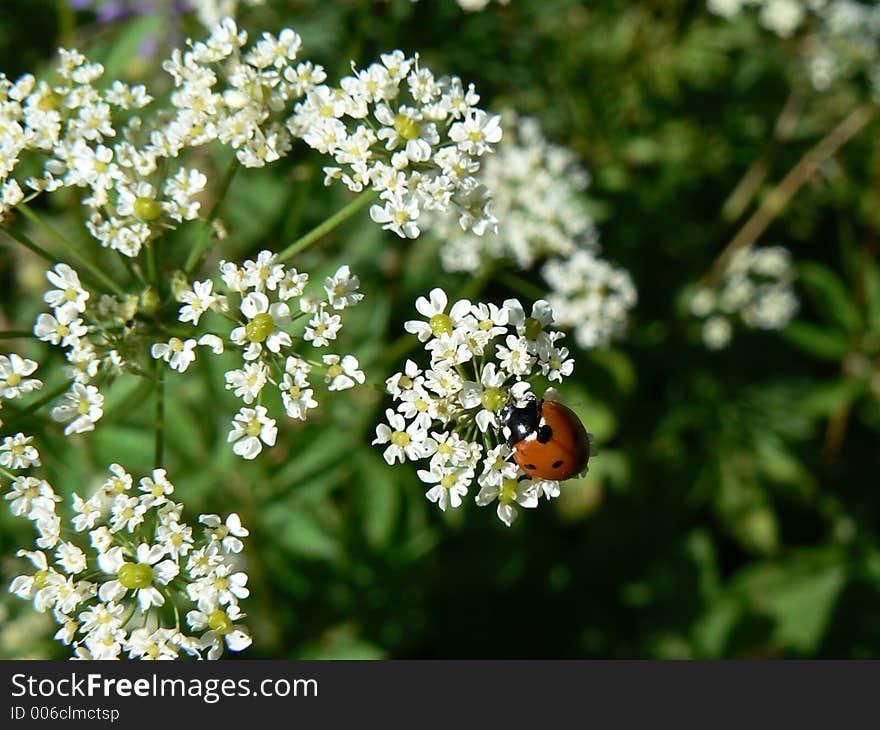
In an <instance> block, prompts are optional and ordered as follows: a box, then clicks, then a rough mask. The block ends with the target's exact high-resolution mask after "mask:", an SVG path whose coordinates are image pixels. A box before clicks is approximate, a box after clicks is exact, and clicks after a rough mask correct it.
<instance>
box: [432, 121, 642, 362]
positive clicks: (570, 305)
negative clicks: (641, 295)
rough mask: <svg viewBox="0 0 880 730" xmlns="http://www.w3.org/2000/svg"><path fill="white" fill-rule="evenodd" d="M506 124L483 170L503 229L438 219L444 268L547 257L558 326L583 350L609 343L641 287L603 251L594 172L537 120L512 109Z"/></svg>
mask: <svg viewBox="0 0 880 730" xmlns="http://www.w3.org/2000/svg"><path fill="white" fill-rule="evenodd" d="M504 126H505V129H506V130H507V134H505V137H504V140H503V141H502V142H501V144H499V145H498V149H497V151H496V153H495V154H494V155H492V156H490V157H489V158H488V159H487V160H486V162H485V163H484V164H483V166H482V168H481V170H480V173H479V175H478V178H479V180H480V182H481V183H482V184H484V185H485V186H486V187H487V188H488V189H490V190H491V191H492V210H493V212H494V213H495V214H496V215H497V216H498V219H499V221H500V223H499V226H498V230H497V232H495V233H494V234H489V233H487V234H486V235H485V236H482V237H480V238H478V237H477V236H474V235H472V234H469V233H463V232H462V231H461V230H458V229H457V226H456V225H455V224H454V221H453V220H452V219H451V218H450V217H449V216H437V219H436V221H435V222H434V230H435V232H436V234H437V237H438V238H439V239H440V240H441V241H443V245H442V247H441V249H440V258H441V261H442V264H443V268H444V269H446V270H447V271H469V272H475V271H477V270H478V269H479V268H480V267H481V266H483V265H485V264H486V263H487V262H488V261H496V260H510V261H512V262H513V263H514V264H515V265H516V266H517V267H518V268H520V269H530V268H532V267H533V266H534V265H535V264H536V263H537V262H539V261H545V260H546V262H545V264H544V266H543V268H542V274H543V276H544V279H545V280H546V281H547V284H548V285H549V287H550V293H549V294H548V296H547V299H548V301H549V302H550V304H551V306H552V308H553V314H554V316H555V318H556V324H557V325H558V326H559V327H561V328H563V329H569V328H571V329H573V330H574V332H575V341H576V342H577V343H578V345H579V346H580V347H583V348H591V347H597V346H604V345H607V344H608V343H609V342H610V341H611V340H612V339H614V338H616V337H619V336H621V335H622V334H623V332H624V331H625V329H626V324H627V315H628V312H629V310H630V309H632V307H633V306H635V303H636V290H635V287H634V286H633V283H632V279H631V278H630V276H629V274H628V273H627V272H626V271H624V270H623V269H620V268H617V267H615V266H613V265H611V264H610V263H608V262H607V261H605V260H604V259H602V258H601V257H600V256H599V250H600V246H599V234H598V231H597V230H596V227H595V225H594V223H593V219H592V216H591V215H590V213H589V211H588V209H587V206H586V204H585V197H584V191H585V190H586V188H587V186H588V185H589V182H590V176H589V173H588V172H587V170H586V169H584V167H583V165H582V164H581V163H580V162H579V160H578V158H577V155H575V153H574V152H573V151H572V150H570V149H568V148H567V147H563V146H560V145H555V144H552V143H551V142H549V141H548V140H547V139H546V138H545V137H544V135H543V134H542V133H541V128H540V126H539V125H538V122H537V121H536V120H534V119H530V118H527V117H524V118H517V117H516V116H515V115H514V114H512V113H506V114H505V120H504Z"/></svg>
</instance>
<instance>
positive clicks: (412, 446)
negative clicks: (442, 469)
mask: <svg viewBox="0 0 880 730" xmlns="http://www.w3.org/2000/svg"><path fill="white" fill-rule="evenodd" d="M385 417H386V418H387V419H388V423H389V424H390V426H388V425H386V424H384V423H380V424H379V425H378V426H377V427H376V438H375V439H374V440H373V444H374V445H375V444H389V446H388V447H387V448H386V449H385V452H384V453H383V454H382V456H383V458H384V459H385V461H386V462H388V463H389V464H393V463H394V462H395V461H397V460H399V461H401V462H404V461H406V460H407V459H410V460H411V461H416V460H418V459H421V458H424V457H425V456H427V455H428V451H429V450H431V449H432V447H433V439H431V438H429V437H428V431H427V429H425V428H423V427H422V426H420V424H419V423H418V422H416V421H414V422H413V423H411V424H409V425H407V423H406V421H405V420H404V418H403V416H401V415H400V414H399V413H395V412H394V411H393V410H391V409H390V408H389V409H388V410H386V411H385Z"/></svg>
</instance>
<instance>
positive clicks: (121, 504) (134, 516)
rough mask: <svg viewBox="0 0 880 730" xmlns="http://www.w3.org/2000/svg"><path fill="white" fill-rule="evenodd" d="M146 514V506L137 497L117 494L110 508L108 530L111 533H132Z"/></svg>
mask: <svg viewBox="0 0 880 730" xmlns="http://www.w3.org/2000/svg"><path fill="white" fill-rule="evenodd" d="M146 513H147V505H146V504H144V503H143V502H141V501H140V500H139V499H138V498H137V497H129V496H127V495H126V494H117V495H116V497H115V498H114V499H113V504H112V505H111V507H110V529H111V530H112V531H113V532H119V531H120V530H122V529H125V530H128V531H129V532H134V531H135V528H137V526H138V525H140V524H141V523H142V522H143V521H144V515H145V514H146Z"/></svg>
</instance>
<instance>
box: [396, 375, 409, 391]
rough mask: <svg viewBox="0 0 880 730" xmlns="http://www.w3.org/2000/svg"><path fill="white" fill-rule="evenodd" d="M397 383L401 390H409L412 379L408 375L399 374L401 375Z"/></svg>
mask: <svg viewBox="0 0 880 730" xmlns="http://www.w3.org/2000/svg"><path fill="white" fill-rule="evenodd" d="M397 385H398V386H399V387H400V388H401V389H402V390H409V389H410V388H412V387H413V381H412V378H411V377H409V376H408V375H401V376H400V380H398V381H397Z"/></svg>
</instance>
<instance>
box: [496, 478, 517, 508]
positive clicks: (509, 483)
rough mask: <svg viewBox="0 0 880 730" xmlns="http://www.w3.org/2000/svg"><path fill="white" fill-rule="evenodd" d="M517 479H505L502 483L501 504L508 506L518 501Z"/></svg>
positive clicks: (499, 496) (499, 497)
mask: <svg viewBox="0 0 880 730" xmlns="http://www.w3.org/2000/svg"><path fill="white" fill-rule="evenodd" d="M516 484H517V482H516V479H505V480H504V481H503V482H502V483H501V493H500V494H499V495H498V499H499V501H500V502H502V503H504V504H508V503H510V502H513V501H514V500H515V499H516Z"/></svg>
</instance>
